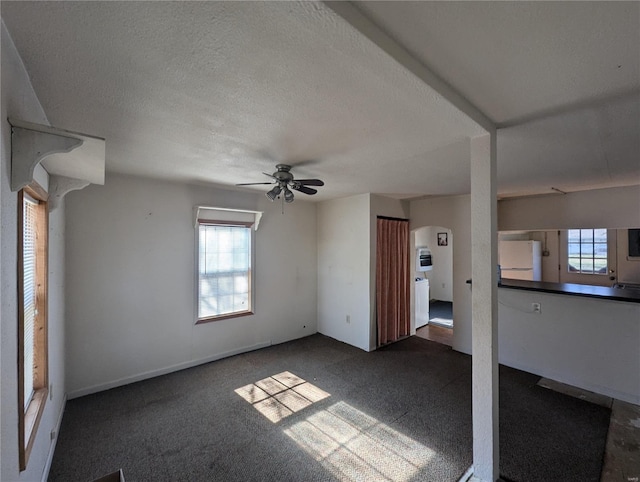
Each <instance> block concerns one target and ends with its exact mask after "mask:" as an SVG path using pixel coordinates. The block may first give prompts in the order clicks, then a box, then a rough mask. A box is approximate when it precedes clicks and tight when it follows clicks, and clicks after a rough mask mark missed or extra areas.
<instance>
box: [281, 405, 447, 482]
mask: <svg viewBox="0 0 640 482" xmlns="http://www.w3.org/2000/svg"><path fill="white" fill-rule="evenodd" d="M284 433H285V434H286V435H288V436H289V437H291V438H292V439H293V440H294V441H295V442H296V443H297V444H298V445H299V446H300V447H302V448H303V449H304V450H305V451H306V452H307V453H309V454H310V455H311V456H312V457H313V458H314V459H315V460H317V461H318V462H320V463H321V464H322V465H323V466H324V467H325V468H326V469H327V470H328V471H330V472H331V473H332V474H333V475H335V476H336V477H337V478H339V479H340V480H346V481H356V480H386V481H398V482H403V481H409V480H411V479H412V478H413V477H414V476H415V475H416V474H417V473H418V471H420V469H421V468H422V467H424V466H425V465H426V464H427V463H429V461H430V460H431V459H432V458H433V456H434V455H435V452H434V451H433V450H431V449H429V448H428V447H425V446H424V445H422V444H420V443H418V442H416V441H415V440H413V439H412V438H410V437H407V436H406V435H403V434H401V433H400V432H398V431H397V430H394V429H393V428H391V427H389V426H388V425H386V424H384V423H382V422H380V421H378V420H377V419H375V418H374V417H371V416H369V415H367V414H366V413H364V412H361V411H360V410H357V409H356V408H354V407H352V406H351V405H349V404H348V403H345V402H338V403H336V404H334V405H332V406H330V407H328V408H327V409H326V410H321V411H319V412H315V413H313V414H311V415H309V416H308V417H307V418H306V419H305V420H302V421H300V422H297V423H295V424H294V425H292V426H291V427H289V428H287V429H285V430H284Z"/></svg>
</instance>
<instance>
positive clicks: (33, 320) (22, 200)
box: [18, 186, 49, 470]
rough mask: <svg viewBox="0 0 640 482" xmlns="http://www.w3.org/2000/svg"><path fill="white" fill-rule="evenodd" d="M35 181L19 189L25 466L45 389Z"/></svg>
mask: <svg viewBox="0 0 640 482" xmlns="http://www.w3.org/2000/svg"><path fill="white" fill-rule="evenodd" d="M46 197H47V196H46V193H45V192H44V191H43V190H42V188H41V187H40V186H27V187H26V188H25V189H23V190H22V191H20V192H19V201H18V203H19V204H18V206H19V213H18V216H19V217H20V218H21V223H20V227H19V236H20V241H19V244H18V250H19V251H18V259H19V263H18V278H19V282H18V386H19V392H18V401H19V410H20V417H19V422H18V437H19V440H20V445H19V462H20V470H25V469H26V467H27V462H28V459H29V454H30V452H31V448H32V446H33V443H34V441H35V438H36V432H37V429H38V424H39V422H40V418H41V416H42V413H43V411H44V405H45V403H46V400H47V391H48V360H47V271H48V270H47V264H48V250H49V248H48V209H47V203H46Z"/></svg>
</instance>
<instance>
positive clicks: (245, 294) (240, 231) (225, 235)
mask: <svg viewBox="0 0 640 482" xmlns="http://www.w3.org/2000/svg"><path fill="white" fill-rule="evenodd" d="M198 237H199V239H198V319H205V318H212V317H216V316H223V315H229V314H233V313H242V312H247V311H250V309H251V226H244V225H232V224H214V223H209V222H200V223H199V224H198Z"/></svg>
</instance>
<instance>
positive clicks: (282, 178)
mask: <svg viewBox="0 0 640 482" xmlns="http://www.w3.org/2000/svg"><path fill="white" fill-rule="evenodd" d="M276 169H277V171H276V172H274V173H273V177H274V178H276V179H277V180H278V182H280V183H285V184H287V183H290V182H291V181H293V174H291V173H290V172H289V171H290V170H291V166H289V165H287V164H278V165H277V166H276Z"/></svg>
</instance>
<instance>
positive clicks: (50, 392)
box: [49, 383, 53, 400]
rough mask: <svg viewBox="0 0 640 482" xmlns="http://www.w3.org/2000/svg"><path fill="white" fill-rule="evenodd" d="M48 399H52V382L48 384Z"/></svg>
mask: <svg viewBox="0 0 640 482" xmlns="http://www.w3.org/2000/svg"><path fill="white" fill-rule="evenodd" d="M49 400H53V383H52V384H51V385H49Z"/></svg>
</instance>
